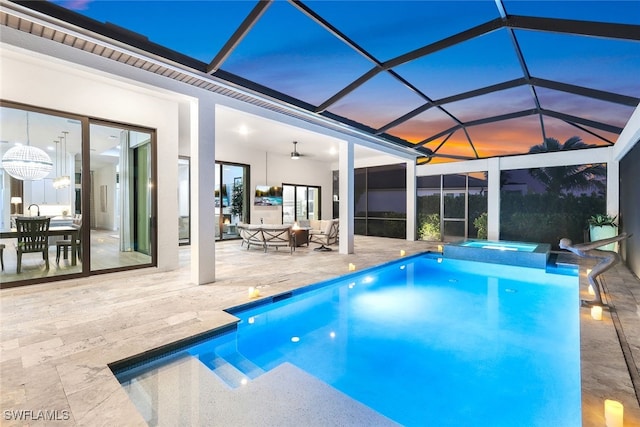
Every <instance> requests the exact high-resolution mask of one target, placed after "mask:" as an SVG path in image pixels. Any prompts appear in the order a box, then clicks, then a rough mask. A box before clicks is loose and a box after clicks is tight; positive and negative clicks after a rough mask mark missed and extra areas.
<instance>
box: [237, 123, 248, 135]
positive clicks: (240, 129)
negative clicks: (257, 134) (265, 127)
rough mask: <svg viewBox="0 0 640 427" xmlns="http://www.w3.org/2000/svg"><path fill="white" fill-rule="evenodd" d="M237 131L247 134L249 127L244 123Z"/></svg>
mask: <svg viewBox="0 0 640 427" xmlns="http://www.w3.org/2000/svg"><path fill="white" fill-rule="evenodd" d="M238 133H239V134H240V135H243V136H246V135H249V128H248V127H247V126H246V125H241V126H240V127H239V128H238Z"/></svg>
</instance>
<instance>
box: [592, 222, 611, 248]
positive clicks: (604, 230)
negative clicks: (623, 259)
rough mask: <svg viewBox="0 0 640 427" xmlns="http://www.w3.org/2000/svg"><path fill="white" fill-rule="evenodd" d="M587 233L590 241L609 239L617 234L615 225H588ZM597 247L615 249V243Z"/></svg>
mask: <svg viewBox="0 0 640 427" xmlns="http://www.w3.org/2000/svg"><path fill="white" fill-rule="evenodd" d="M589 234H590V237H591V241H592V242H595V241H596V240H602V239H609V238H611V237H615V236H617V235H618V227H617V226H615V225H590V226H589ZM598 249H601V250H603V251H615V250H616V243H609V244H608V245H603V246H599V247H598Z"/></svg>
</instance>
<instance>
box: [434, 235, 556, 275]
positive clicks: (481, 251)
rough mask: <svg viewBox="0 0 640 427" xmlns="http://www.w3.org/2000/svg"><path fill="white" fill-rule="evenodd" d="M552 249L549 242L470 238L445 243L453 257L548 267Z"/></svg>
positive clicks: (445, 247)
mask: <svg viewBox="0 0 640 427" xmlns="http://www.w3.org/2000/svg"><path fill="white" fill-rule="evenodd" d="M550 251H551V245H549V244H548V243H530V242H509V241H502V240H474V239H469V240H462V241H460V242H454V243H450V244H448V245H445V246H444V252H443V254H444V256H445V257H446V258H453V259H463V260H468V261H480V262H493V263H498V264H508V265H517V266H519V267H532V268H546V266H547V260H548V259H549V252H550Z"/></svg>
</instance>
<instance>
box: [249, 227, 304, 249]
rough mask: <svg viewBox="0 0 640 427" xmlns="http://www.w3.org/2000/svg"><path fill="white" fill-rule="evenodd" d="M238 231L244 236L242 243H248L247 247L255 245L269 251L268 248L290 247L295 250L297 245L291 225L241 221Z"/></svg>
mask: <svg viewBox="0 0 640 427" xmlns="http://www.w3.org/2000/svg"><path fill="white" fill-rule="evenodd" d="M238 233H239V234H240V237H241V238H242V242H241V243H240V245H241V246H242V245H244V244H245V243H246V244H247V249H249V248H250V247H251V245H254V246H260V247H262V248H263V249H264V251H265V252H267V249H268V248H276V250H277V249H278V248H280V247H288V248H289V251H290V252H293V251H294V250H295V247H296V244H295V238H294V235H293V232H292V229H291V225H286V224H285V225H282V224H245V223H239V224H238Z"/></svg>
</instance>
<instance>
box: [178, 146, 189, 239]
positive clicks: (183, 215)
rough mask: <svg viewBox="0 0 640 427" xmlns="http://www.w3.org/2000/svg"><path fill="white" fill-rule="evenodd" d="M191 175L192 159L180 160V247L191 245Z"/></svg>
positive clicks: (182, 158)
mask: <svg viewBox="0 0 640 427" xmlns="http://www.w3.org/2000/svg"><path fill="white" fill-rule="evenodd" d="M190 173H191V168H190V159H189V158H188V157H180V158H179V159H178V239H179V244H180V245H189V244H191V226H190V219H191V197H190V194H191V180H190V177H189V174H190Z"/></svg>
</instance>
